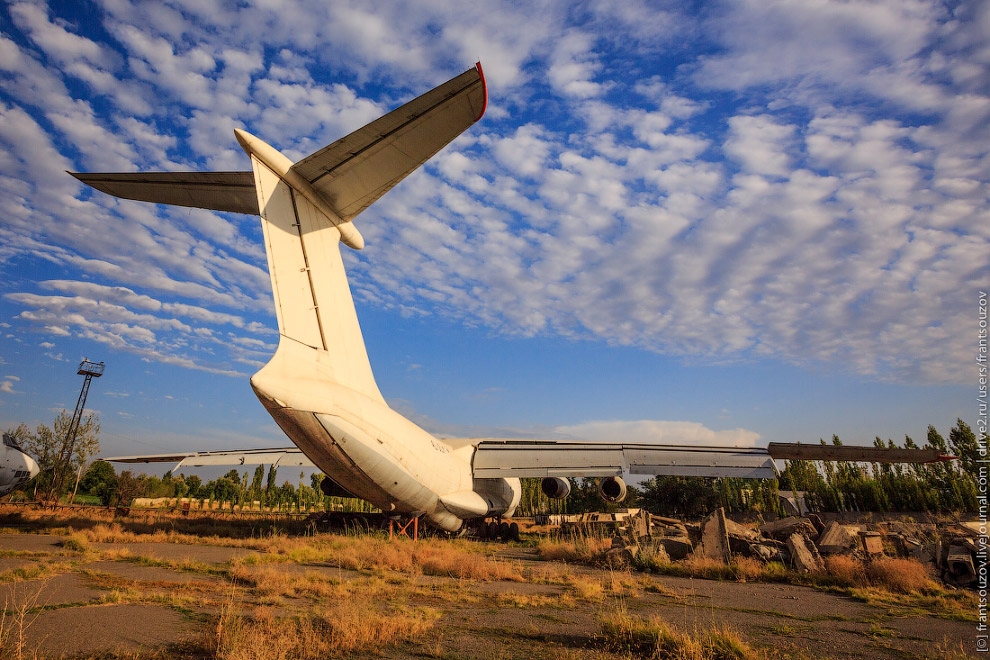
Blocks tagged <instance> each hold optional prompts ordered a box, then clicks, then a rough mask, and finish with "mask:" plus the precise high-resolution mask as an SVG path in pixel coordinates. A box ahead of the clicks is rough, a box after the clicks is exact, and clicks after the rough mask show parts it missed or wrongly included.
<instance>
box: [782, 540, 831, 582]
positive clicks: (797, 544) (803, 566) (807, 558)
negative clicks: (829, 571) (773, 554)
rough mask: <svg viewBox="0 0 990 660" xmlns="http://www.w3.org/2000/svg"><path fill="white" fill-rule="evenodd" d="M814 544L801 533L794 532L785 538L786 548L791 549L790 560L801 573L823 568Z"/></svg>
mask: <svg viewBox="0 0 990 660" xmlns="http://www.w3.org/2000/svg"><path fill="white" fill-rule="evenodd" d="M814 547H815V546H814V544H812V543H811V542H810V541H808V540H807V539H806V538H805V537H804V536H803V535H801V534H798V533H797V532H795V533H794V534H791V535H790V537H789V538H788V539H787V549H788V550H790V551H791V562H792V563H793V564H794V568H795V569H797V570H798V571H799V572H801V573H815V572H818V571H821V570H823V569H824V568H825V564H824V563H823V562H822V558H821V557H819V556H818V553H817V552H815V550H814Z"/></svg>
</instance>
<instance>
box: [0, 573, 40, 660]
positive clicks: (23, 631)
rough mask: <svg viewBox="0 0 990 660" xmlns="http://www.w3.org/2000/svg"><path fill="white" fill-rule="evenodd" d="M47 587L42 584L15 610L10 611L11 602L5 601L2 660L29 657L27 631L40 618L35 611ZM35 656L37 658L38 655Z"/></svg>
mask: <svg viewBox="0 0 990 660" xmlns="http://www.w3.org/2000/svg"><path fill="white" fill-rule="evenodd" d="M46 586H47V583H46V582H42V583H41V584H40V585H38V588H37V590H36V591H34V592H33V593H31V594H27V595H26V596H25V597H24V598H22V599H21V602H20V603H19V604H17V605H16V606H15V607H14V608H13V610H10V609H8V605H10V602H9V601H4V603H3V609H2V610H0V660H23V659H24V658H26V657H28V656H27V650H28V643H27V630H28V628H29V627H30V626H31V624H32V623H34V621H35V619H36V618H37V617H38V614H37V613H35V612H34V611H35V608H36V607H37V605H38V601H39V600H40V598H41V593H42V592H43V591H44V590H45V587H46ZM32 613H33V616H32ZM34 656H35V657H37V653H35V654H34Z"/></svg>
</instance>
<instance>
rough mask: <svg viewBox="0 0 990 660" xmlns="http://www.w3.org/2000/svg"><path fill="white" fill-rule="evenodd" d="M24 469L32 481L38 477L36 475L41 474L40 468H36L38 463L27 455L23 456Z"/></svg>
mask: <svg viewBox="0 0 990 660" xmlns="http://www.w3.org/2000/svg"><path fill="white" fill-rule="evenodd" d="M24 468H25V469H26V470H27V471H28V473H29V474H30V475H31V478H32V479H34V478H35V477H36V476H38V473H39V472H41V468H40V467H38V462H37V461H36V460H34V459H33V458H31V457H30V456H28V455H27V454H24Z"/></svg>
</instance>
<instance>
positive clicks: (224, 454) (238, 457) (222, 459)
mask: <svg viewBox="0 0 990 660" xmlns="http://www.w3.org/2000/svg"><path fill="white" fill-rule="evenodd" d="M97 460H101V461H109V462H111V463H176V466H175V467H174V468H173V469H172V471H173V472H174V471H175V470H178V469H179V468H180V467H201V466H203V465H275V466H276V467H281V466H286V467H316V466H315V465H313V461H311V460H309V459H308V458H306V455H305V454H303V453H302V451H300V450H299V448H298V447H276V448H274V449H238V450H233V451H190V452H176V453H172V454H145V455H143V456H107V457H105V458H100V459H97Z"/></svg>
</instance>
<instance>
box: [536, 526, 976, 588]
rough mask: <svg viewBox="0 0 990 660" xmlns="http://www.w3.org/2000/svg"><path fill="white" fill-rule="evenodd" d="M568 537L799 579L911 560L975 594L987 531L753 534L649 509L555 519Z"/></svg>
mask: <svg viewBox="0 0 990 660" xmlns="http://www.w3.org/2000/svg"><path fill="white" fill-rule="evenodd" d="M555 518H557V520H555V521H553V522H556V523H557V524H560V526H561V532H562V533H563V534H570V535H583V536H586V537H598V538H608V537H609V536H611V537H612V547H611V549H610V550H609V551H608V552H607V554H606V561H608V562H609V563H610V564H612V565H628V564H630V563H632V562H634V560H635V558H636V557H637V556H638V555H639V553H640V552H641V551H643V549H644V548H645V549H648V551H649V552H650V554H651V555H652V558H653V560H654V561H657V562H661V563H662V562H667V561H680V560H683V559H687V558H688V557H697V558H704V559H708V560H713V561H717V562H722V563H729V562H730V561H732V559H733V557H752V558H755V559H758V560H760V561H763V562H771V561H776V562H780V563H783V564H785V565H787V566H790V567H792V568H794V569H796V570H798V571H801V572H816V571H820V570H822V569H823V568H824V566H825V560H826V559H827V558H828V557H830V556H834V555H845V556H849V557H855V558H857V559H860V560H864V561H870V560H875V559H879V558H883V557H904V558H912V559H916V560H918V561H921V562H922V563H930V564H933V565H934V567H935V572H936V574H937V575H938V576H939V577H941V578H942V580H943V581H944V582H946V583H947V584H950V585H954V586H958V587H972V586H973V585H975V584H976V582H977V577H978V572H979V570H980V566H981V562H982V564H983V565H984V566H985V565H986V563H987V555H988V552H987V550H988V549H987V548H986V547H985V546H982V545H981V541H985V539H986V535H985V532H986V528H985V527H981V526H980V524H979V523H951V524H948V525H944V524H943V525H935V524H933V523H926V524H920V523H913V522H901V521H888V522H876V523H873V522H869V523H865V522H860V523H856V524H847V523H843V522H840V521H838V520H831V521H829V522H824V521H823V520H822V519H821V518H820V517H819V516H818V515H816V514H813V513H811V514H807V515H806V516H804V517H799V516H789V517H787V518H782V519H780V520H774V521H772V522H767V523H764V524H762V525H759V526H758V527H756V526H747V525H743V524H739V523H736V522H734V521H733V520H731V519H730V518H728V517H726V515H725V511H724V509H718V510H716V511H715V512H714V513H712V514H711V515H710V516H708V517H707V518H705V519H704V520H703V521H701V522H700V523H685V522H684V521H681V520H677V519H675V518H665V517H663V516H655V515H652V514H650V513H649V512H647V511H645V510H643V509H622V510H619V511H617V512H615V513H586V514H580V515H569V516H568V515H561V516H555Z"/></svg>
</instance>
